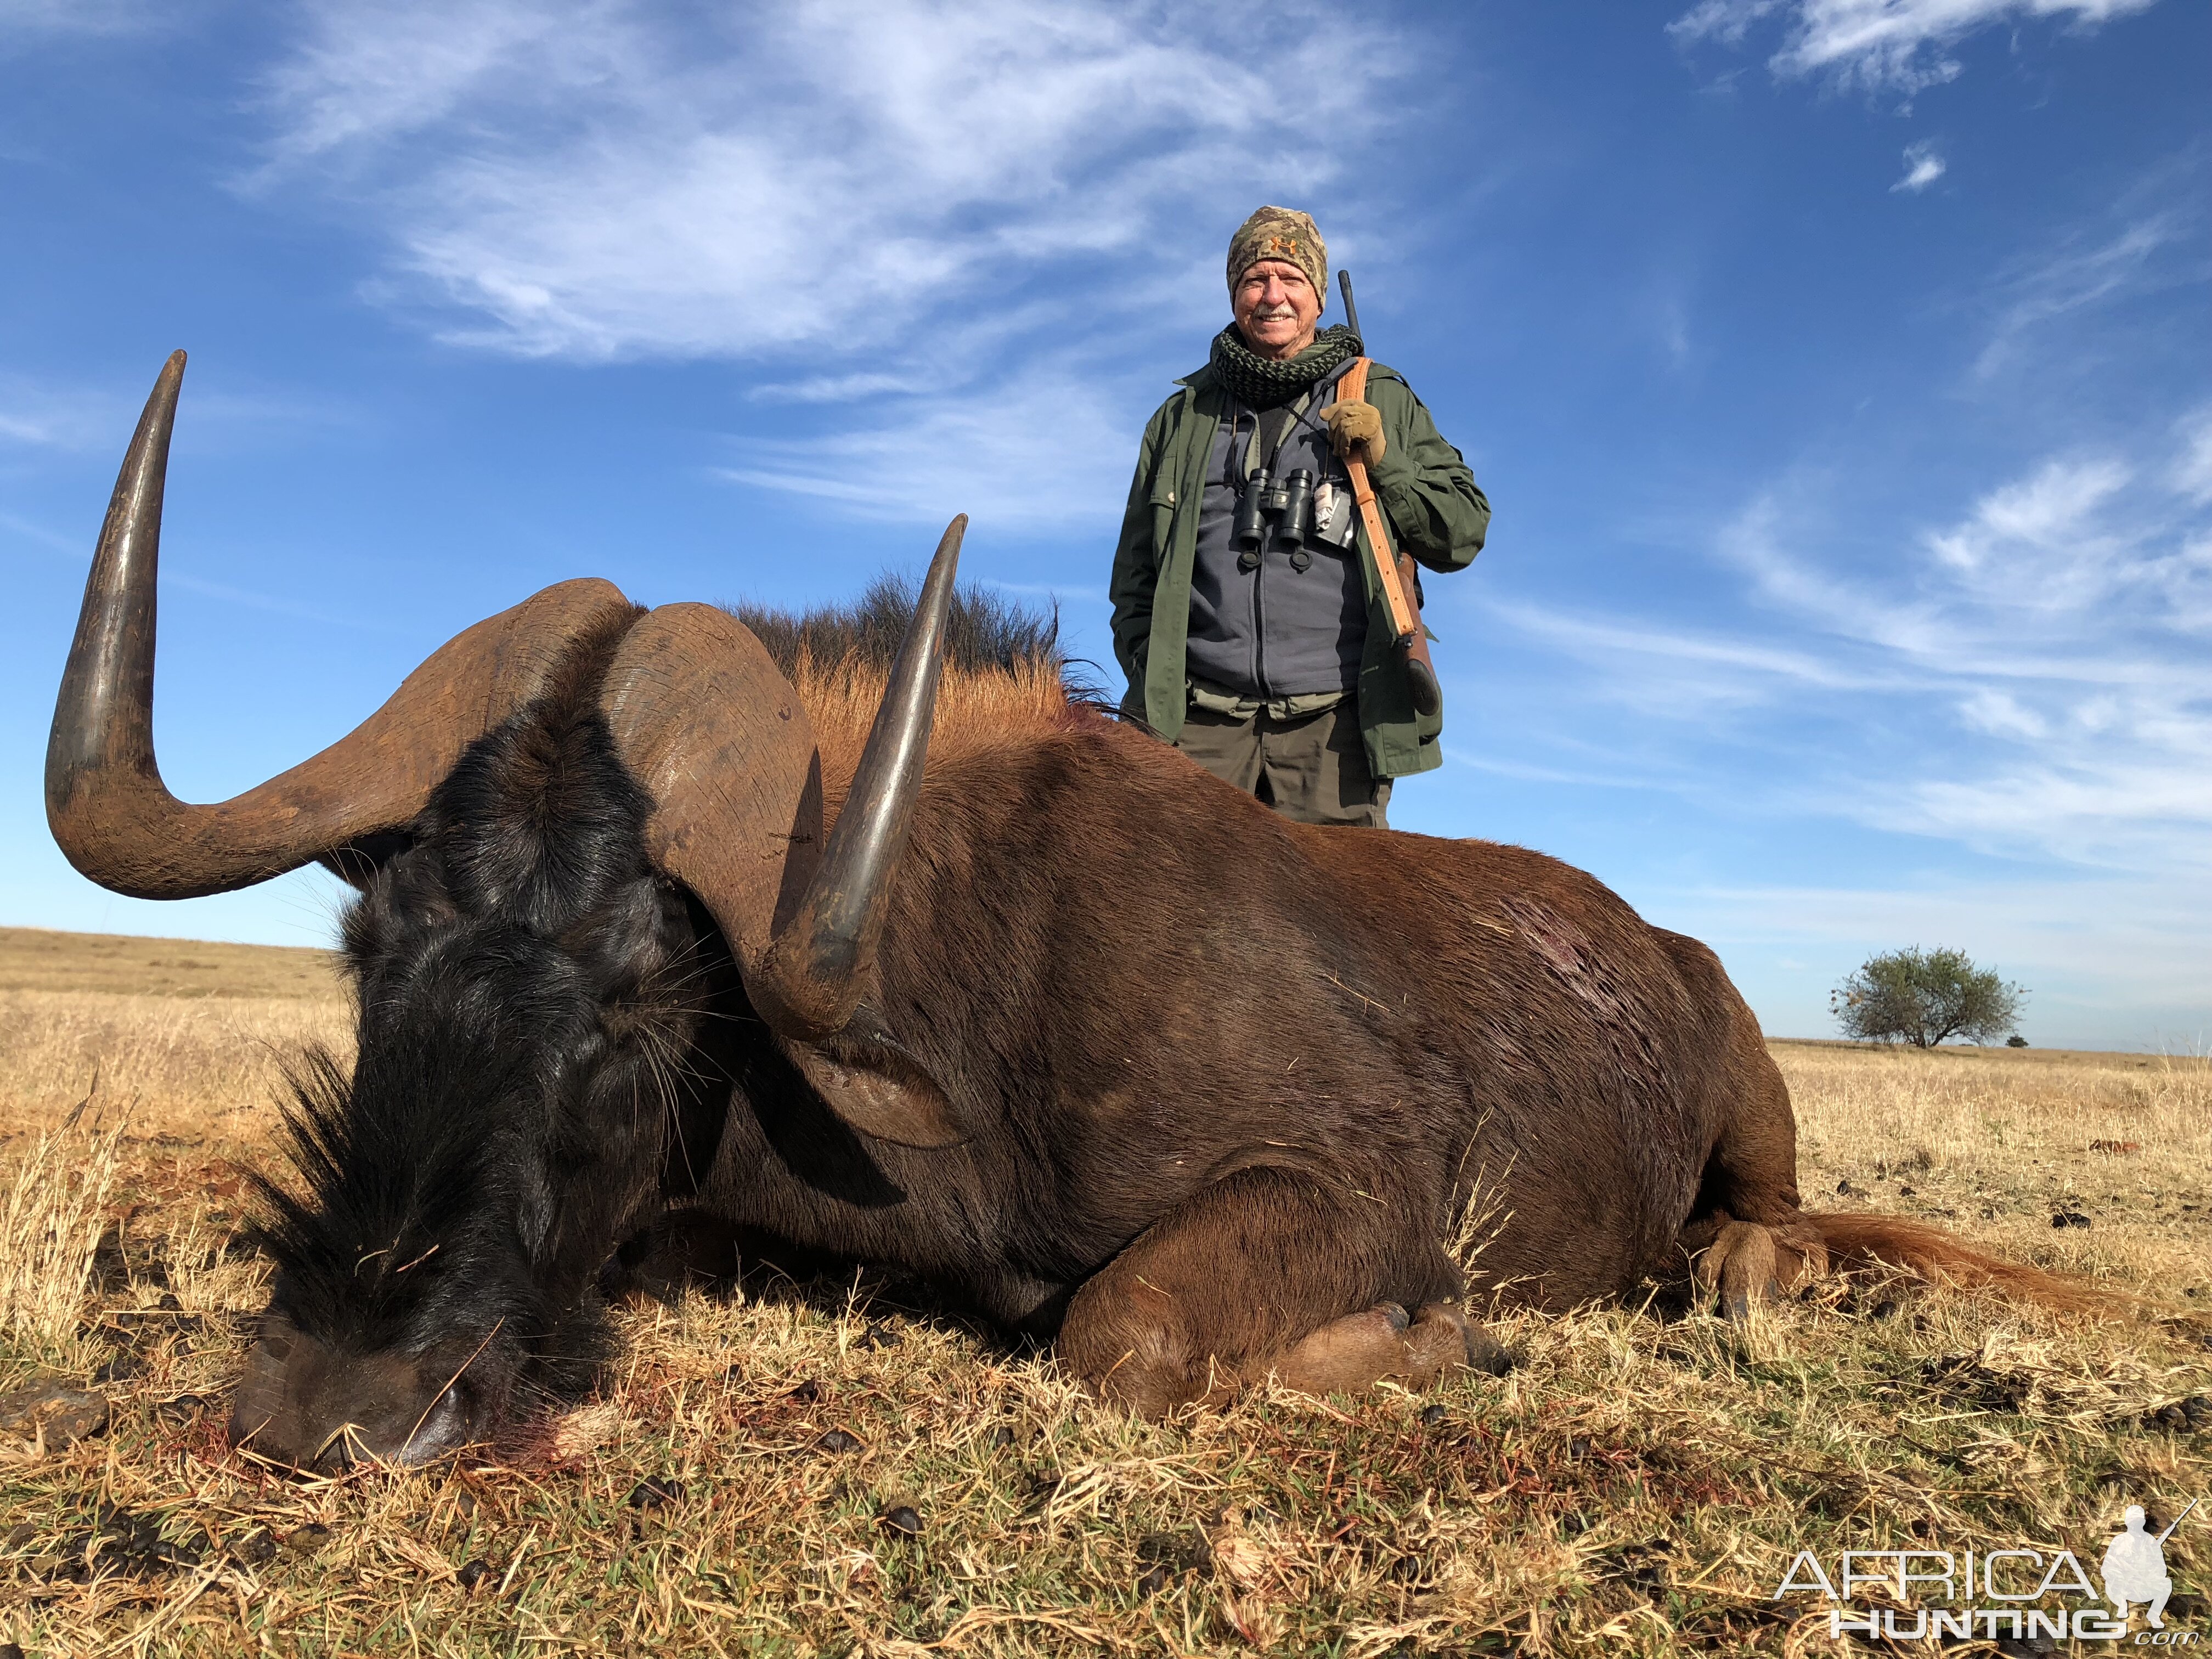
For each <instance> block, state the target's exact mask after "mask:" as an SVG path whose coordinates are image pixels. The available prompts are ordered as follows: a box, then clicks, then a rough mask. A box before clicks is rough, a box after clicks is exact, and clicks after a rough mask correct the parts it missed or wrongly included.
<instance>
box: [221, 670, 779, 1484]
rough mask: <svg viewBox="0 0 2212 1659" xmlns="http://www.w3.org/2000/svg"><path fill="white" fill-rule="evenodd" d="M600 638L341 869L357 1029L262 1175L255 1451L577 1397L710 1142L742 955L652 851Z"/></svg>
mask: <svg viewBox="0 0 2212 1659" xmlns="http://www.w3.org/2000/svg"><path fill="white" fill-rule="evenodd" d="M603 654H604V653H599V652H594V653H586V656H585V658H584V659H582V660H580V661H579V662H578V663H577V664H576V665H575V666H574V671H572V672H571V673H570V674H568V676H566V677H565V678H566V679H567V682H568V683H567V684H566V685H564V686H563V687H562V688H560V689H559V690H556V691H555V692H554V693H553V694H551V695H550V696H548V697H546V698H544V699H542V700H541V701H540V702H538V703H537V704H535V705H533V706H532V708H529V709H527V710H526V711H525V712H524V713H523V714H520V715H517V716H516V717H514V718H513V720H510V721H508V722H507V725H506V726H503V727H501V728H500V729H499V730H497V731H495V732H492V733H491V734H489V736H487V737H485V738H482V739H480V740H479V741H478V742H477V744H475V745H474V747H473V748H472V749H471V750H470V751H469V753H468V754H467V756H466V757H465V759H464V760H463V761H462V763H460V765H459V767H458V768H457V769H455V770H454V771H453V774H452V775H450V776H449V777H448V778H447V780H446V781H445V782H444V783H443V784H442V785H441V787H439V788H438V790H437V791H436V793H435V795H434V797H433V799H432V800H431V803H430V805H429V807H428V810H427V811H425V812H424V813H423V814H422V817H420V818H419V819H418V820H417V821H416V824H415V825H414V827H413V830H412V833H411V834H410V836H407V837H405V838H404V841H395V842H393V844H392V845H391V846H386V847H382V848H349V849H347V850H346V851H345V852H343V853H342V854H340V855H338V857H337V860H334V861H336V862H339V863H341V864H344V863H345V861H346V860H351V861H352V863H351V866H350V869H349V873H351V874H353V875H354V876H355V877H356V878H357V879H360V880H362V884H363V888H364V890H363V892H362V896H361V897H360V898H359V899H358V900H357V901H356V903H355V904H354V905H353V906H352V908H351V909H350V912H349V915H347V917H346V920H345V931H344V949H345V955H346V959H347V963H348V966H349V969H350V971H351V974H352V975H353V978H354V981H355V985H356V994H357V995H358V998H359V1002H360V1019H359V1028H358V1029H359V1050H358V1054H357V1056H356V1061H355V1064H354V1066H353V1067H352V1069H351V1072H350V1073H348V1072H347V1070H346V1069H345V1068H344V1067H343V1066H341V1065H340V1064H339V1063H338V1062H337V1060H334V1059H332V1058H331V1056H329V1055H327V1054H316V1055H314V1056H313V1057H311V1059H310V1060H308V1062H307V1064H306V1065H305V1066H302V1067H301V1069H300V1070H299V1072H298V1073H297V1074H296V1075H295V1078H294V1079H293V1093H294V1097H295V1099H294V1103H293V1106H292V1109H290V1110H289V1112H288V1114H287V1129H288V1135H287V1139H288V1141H289V1146H288V1147H287V1151H288V1152H289V1161H290V1163H291V1165H292V1176H291V1177H290V1178H289V1180H287V1179H269V1178H263V1179H262V1180H261V1181H260V1182H259V1186H260V1188H261V1194H262V1197H263V1200H264V1209H265V1218H264V1221H263V1223H262V1225H261V1227H260V1230H259V1237H260V1242H261V1243H262V1244H263V1246H264V1249H266V1250H267V1251H268V1253H269V1254H270V1255H271V1256H272V1257H273V1258H274V1260H275V1261H276V1267H277V1278H276V1286H275V1290H274V1293H273V1296H272V1298H271V1301H270V1309H269V1313H268V1316H267V1317H266V1318H265V1320H264V1328H263V1333H262V1340H261V1341H260V1343H259V1344H258V1346H257V1347H256V1350H255V1352H254V1355H253V1357H252V1360H251V1362H250V1363H249V1366H248V1370H247V1374H246V1377H245V1379H244V1381H243V1383H242V1384H241V1386H240V1392H239V1396H238V1400H237V1403H236V1407H235V1408H234V1413H233V1422H234V1431H235V1433H236V1435H237V1437H238V1438H239V1439H240V1442H241V1443H244V1444H246V1445H247V1446H248V1447H250V1448H252V1449H258V1450H261V1451H264V1452H265V1453H266V1454H268V1455H272V1456H279V1457H283V1458H284V1459H287V1460H289V1461H295V1462H321V1463H324V1464H326V1465H327V1464H330V1463H334V1462H343V1461H344V1460H346V1459H347V1458H349V1457H351V1456H358V1455H370V1454H373V1455H378V1456H383V1457H389V1458H394V1459H398V1460H399V1461H404V1462H416V1461H421V1460H422V1459H425V1458H428V1457H431V1456H435V1455H439V1454H441V1453H442V1452H444V1451H446V1450H447V1449H451V1448H453V1447H454V1446H456V1445H459V1444H462V1443H466V1442H468V1441H470V1440H472V1439H475V1438H477V1437H480V1436H482V1435H483V1434H484V1433H486V1432H487V1431H490V1430H491V1429H492V1428H494V1427H495V1425H499V1424H501V1423H502V1422H506V1421H510V1420H512V1419H513V1417H514V1416H515V1414H516V1407H517V1406H518V1405H520V1404H521V1403H522V1401H520V1399H518V1395H524V1396H530V1395H537V1396H550V1397H552V1398H561V1397H566V1396H571V1395H574V1394H575V1393H577V1392H578V1391H580V1389H583V1388H585V1387H586V1386H587V1385H588V1383H589V1382H590V1380H591V1378H592V1375H593V1374H594V1371H595V1369H596V1366H597V1364H598V1363H599V1361H600V1360H602V1359H603V1358H605V1355H606V1353H607V1352H608V1350H609V1346H610V1343H609V1338H608V1334H607V1327H606V1324H605V1319H604V1317H603V1315H602V1313H601V1310H600V1309H599V1305H598V1300H597V1297H596V1295H595V1292H594V1278H595V1274H596V1273H597V1271H598V1270H599V1268H600V1267H601V1266H602V1265H603V1263H604V1262H605V1259H606V1257H607V1255H608V1252H609V1250H610V1249H611V1246H612V1244H614V1243H617V1242H619V1241H620V1240H621V1239H622V1238H623V1237H624V1236H625V1235H626V1234H627V1233H628V1232H629V1231H634V1230H635V1228H636V1227H637V1226H638V1225H641V1223H642V1222H643V1221H644V1220H645V1219H646V1218H649V1217H650V1216H651V1215H653V1214H654V1213H657V1212H659V1210H660V1209H661V1208H662V1207H663V1206H664V1205H665V1201H666V1199H667V1197H668V1196H669V1194H671V1192H673V1193H675V1194H682V1193H683V1192H684V1191H685V1190H687V1189H688V1188H691V1187H693V1186H696V1177H697V1176H698V1175H699V1174H701V1173H703V1171H704V1170H706V1169H707V1168H708V1165H709V1164H711V1162H712V1160H713V1157H714V1138H715V1135H716V1133H717V1132H718V1129H719V1123H720V1110H721V1107H722V1104H723V1102H724V1100H725V1099H726V1088H727V1085H726V1075H727V1067H726V1062H725V1060H724V1058H723V1057H722V1056H720V1055H719V1054H717V1050H718V1048H724V1047H726V1042H718V1041H717V1038H716V1034H715V1032H714V1029H713V1028H714V1026H715V1025H716V1024H726V1023H727V1021H726V1018H724V1019H722V1020H720V1021H716V1020H713V1019H710V1018H708V1015H707V1013H706V1012H705V1011H706V1009H707V1007H708V1005H709V1004H710V1003H713V1002H717V1001H724V1006H725V1012H726V1001H725V999H726V996H727V994H728V992H729V990H730V988H731V985H732V981H733V979H734V975H733V974H732V972H731V970H730V968H729V963H728V958H727V956H726V951H724V950H723V948H722V946H721V944H720V939H719V936H718V935H716V934H715V933H714V930H713V928H712V927H711V925H710V924H708V923H706V922H705V921H704V919H703V918H702V917H700V916H698V915H696V913H695V912H694V909H693V907H692V903H691V901H690V900H689V899H688V897H687V896H685V895H684V893H683V892H682V891H681V890H678V889H677V888H675V887H673V886H672V885H671V884H668V883H666V882H665V881H661V880H659V879H657V878H655V876H654V874H653V871H652V869H651V867H650V866H649V865H648V864H647V860H646V856H645V853H644V851H643V842H642V836H643V829H644V823H645V820H646V818H647V816H648V815H649V813H650V812H651V811H652V805H653V803H652V801H651V800H650V799H649V798H647V796H646V795H645V794H644V793H643V792H642V791H641V790H640V789H639V788H638V787H637V786H636V784H635V782H634V781H632V780H631V779H630V777H629V775H628V774H627V773H626V772H625V771H624V770H623V767H622V765H621V763H619V761H618V760H617V758H616V757H615V756H614V753H613V750H612V748H611V743H610V739H609V738H608V734H607V732H606V729H605V722H604V720H603V719H602V717H601V716H600V714H599V711H598V709H597V708H596V706H595V704H594V703H593V702H592V695H593V691H594V684H595V671H596V670H597V669H599V667H602V666H603V662H602V661H599V660H597V659H599V658H602V657H603ZM380 855H381V856H380ZM742 995H743V994H742V992H741V991H738V993H737V996H738V1000H739V1003H740V1006H741V1005H742Z"/></svg>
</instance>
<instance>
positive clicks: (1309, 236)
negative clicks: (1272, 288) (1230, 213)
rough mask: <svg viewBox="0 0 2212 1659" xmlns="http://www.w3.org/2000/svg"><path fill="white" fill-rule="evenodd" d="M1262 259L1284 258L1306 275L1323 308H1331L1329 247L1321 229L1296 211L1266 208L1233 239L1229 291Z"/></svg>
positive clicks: (1234, 292)
mask: <svg viewBox="0 0 2212 1659" xmlns="http://www.w3.org/2000/svg"><path fill="white" fill-rule="evenodd" d="M1262 259H1282V260H1285V261H1287V262H1288V263H1290V264H1294V265H1296V266H1297V268H1298V269H1299V270H1303V271H1304V272H1305V274H1306V280H1307V281H1308V282H1310V283H1312V284H1313V288H1314V292H1315V293H1316V294H1317V295H1320V296H1321V303H1322V310H1324V311H1326V310H1328V243H1326V242H1324V241H1322V239H1321V227H1320V226H1318V225H1316V224H1315V223H1314V222H1313V221H1312V220H1311V219H1310V218H1309V217H1308V216H1306V215H1304V214H1303V213H1300V212H1299V211H1298V210H1297V209H1296V208H1279V207H1263V208H1261V210H1259V211H1258V212H1257V213H1255V214H1254V215H1253V216H1251V217H1250V218H1249V219H1247V220H1246V221H1245V222H1244V223H1243V228H1241V229H1239V230H1238V231H1237V234H1236V235H1234V236H1232V237H1231V238H1230V239H1229V292H1230V294H1231V295H1232V296H1234V295H1235V294H1236V292H1237V283H1238V281H1239V280H1240V279H1241V278H1242V277H1243V275H1244V273H1245V272H1246V271H1248V270H1250V269H1251V268H1252V267H1253V266H1254V265H1255V264H1257V263H1259V261H1261V260H1262Z"/></svg>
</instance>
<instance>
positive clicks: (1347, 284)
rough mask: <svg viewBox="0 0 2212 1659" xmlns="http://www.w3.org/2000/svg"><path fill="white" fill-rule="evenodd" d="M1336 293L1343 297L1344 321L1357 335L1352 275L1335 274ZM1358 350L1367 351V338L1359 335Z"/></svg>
mask: <svg viewBox="0 0 2212 1659" xmlns="http://www.w3.org/2000/svg"><path fill="white" fill-rule="evenodd" d="M1336 288H1337V292H1338V293H1340V294H1341V295H1344V320H1345V321H1346V322H1347V323H1349V324H1351V325H1352V332H1353V333H1354V334H1359V307H1358V306H1356V305H1354V304H1352V273H1351V272H1350V271H1348V270H1338V272H1337V273H1336ZM1359 349H1360V350H1362V351H1363V352H1364V351H1365V350H1366V349H1367V337H1366V336H1365V335H1364V334H1359Z"/></svg>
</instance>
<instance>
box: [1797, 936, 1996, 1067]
mask: <svg viewBox="0 0 2212 1659" xmlns="http://www.w3.org/2000/svg"><path fill="white" fill-rule="evenodd" d="M2025 1000H2027V987H2024V986H2020V985H2014V984H2008V983H2007V982H2006V981H2003V980H2002V979H2000V978H1998V977H1997V974H1996V969H1991V968H1978V967H1976V966H1975V965H1974V962H1973V958H1972V957H1969V956H1968V955H1967V954H1966V952H1965V951H1954V950H1952V949H1950V948H1949V947H1948V946H1938V947H1937V948H1936V949H1935V950H1933V951H1923V950H1922V949H1921V948H1920V947H1919V946H1918V945H1909V946H1907V947H1906V948H1905V949H1904V950H1902V951H1884V952H1882V953H1881V954H1879V955H1875V956H1871V957H1868V958H1867V959H1866V960H1865V961H1864V962H1863V963H1860V964H1859V967H1858V969H1857V971H1856V972H1855V973H1853V974H1852V975H1850V977H1849V978H1847V979H1845V980H1844V981H1843V982H1842V983H1841V984H1840V985H1838V986H1837V987H1836V988H1835V989H1834V990H1833V991H1832V992H1830V993H1829V994H1828V1010H1829V1012H1831V1013H1832V1014H1834V1015H1835V1017H1836V1023H1837V1024H1838V1025H1840V1026H1842V1027H1843V1029H1844V1035H1845V1036H1850V1037H1856V1038H1857V1039H1859V1040H1860V1041H1862V1042H1909V1043H1911V1045H1912V1046H1913V1047H1914V1048H1935V1047H1936V1045H1937V1044H1938V1043H1942V1042H1948V1041H1950V1039H1952V1038H1953V1037H1960V1038H1963V1039H1965V1040H1966V1042H1984V1043H1986V1042H1996V1040H1997V1039H1998V1038H1999V1037H2002V1036H2006V1035H2007V1034H2008V1033H2010V1034H2011V1038H2012V1045H2011V1046H2016V1047H2019V1048H2026V1047H2027V1042H2025V1041H2024V1040H2023V1039H2022V1038H2021V1036H2020V1035H2019V1033H2018V1032H2016V1031H2014V1030H2013V1028H2014V1026H2015V1025H2016V1024H2018V1023H2019V1019H2020V1005H2021V1003H2022V1002H2023V1001H2025Z"/></svg>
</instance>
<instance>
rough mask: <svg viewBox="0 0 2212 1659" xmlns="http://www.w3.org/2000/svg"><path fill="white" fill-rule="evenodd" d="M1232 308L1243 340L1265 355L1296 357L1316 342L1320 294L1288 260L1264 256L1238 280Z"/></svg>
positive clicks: (1301, 271) (1319, 318)
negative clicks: (1315, 328)
mask: <svg viewBox="0 0 2212 1659" xmlns="http://www.w3.org/2000/svg"><path fill="white" fill-rule="evenodd" d="M1232 309H1233V310H1234V311H1235V312H1236V313H1237V330H1238V331H1239V332H1241V333H1242V334H1243V336H1244V343H1245V344H1246V345H1249V346H1250V347H1251V348H1252V349H1253V350H1254V351H1255V352H1257V353H1259V355H1260V356H1262V357H1274V358H1285V357H1295V356H1297V355H1298V353H1300V352H1301V351H1304V349H1306V348H1307V347H1308V346H1310V345H1311V344H1312V343H1313V340H1314V325H1316V323H1318V322H1319V321H1320V320H1321V295H1318V294H1316V293H1315V292H1314V285H1313V284H1312V283H1310V282H1308V281H1307V280H1306V274H1305V272H1304V271H1303V270H1299V269H1298V268H1297V266H1296V265H1294V264H1291V263H1290V261H1289V260H1287V259H1261V260H1260V261H1258V262H1257V263H1256V264H1254V265H1252V267H1251V268H1250V269H1249V270H1246V271H1245V273H1244V274H1243V276H1241V277H1239V278H1238V279H1237V293H1236V296H1235V303H1234V305H1233V307H1232Z"/></svg>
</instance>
